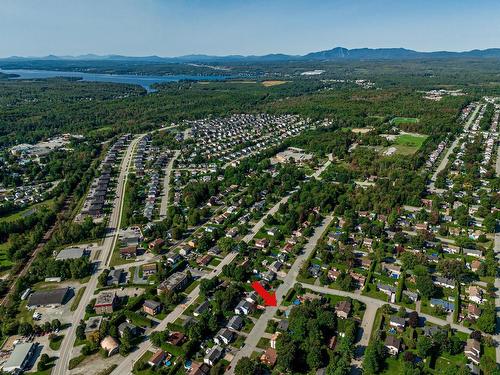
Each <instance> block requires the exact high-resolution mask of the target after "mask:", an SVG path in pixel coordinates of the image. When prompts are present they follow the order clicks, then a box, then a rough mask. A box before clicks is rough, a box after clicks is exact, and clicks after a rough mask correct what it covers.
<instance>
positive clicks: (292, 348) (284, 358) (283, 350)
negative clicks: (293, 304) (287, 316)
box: [276, 310, 297, 371]
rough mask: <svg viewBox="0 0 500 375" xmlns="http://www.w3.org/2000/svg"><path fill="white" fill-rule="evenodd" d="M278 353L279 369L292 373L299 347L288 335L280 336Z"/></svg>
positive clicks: (277, 344) (277, 343) (277, 345)
mask: <svg viewBox="0 0 500 375" xmlns="http://www.w3.org/2000/svg"><path fill="white" fill-rule="evenodd" d="M292 311H293V310H292ZM276 353H277V354H278V361H277V366H278V368H279V369H281V370H283V371H285V370H288V371H292V370H293V369H294V362H295V358H296V355H297V347H296V345H295V343H294V342H293V340H292V339H291V337H290V336H289V335H288V334H287V333H284V334H282V335H280V337H279V338H278V340H277V342H276Z"/></svg>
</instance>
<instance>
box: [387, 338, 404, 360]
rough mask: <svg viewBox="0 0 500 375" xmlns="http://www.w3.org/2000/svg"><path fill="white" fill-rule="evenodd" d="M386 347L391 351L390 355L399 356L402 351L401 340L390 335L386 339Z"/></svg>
mask: <svg viewBox="0 0 500 375" xmlns="http://www.w3.org/2000/svg"><path fill="white" fill-rule="evenodd" d="M384 346H385V347H386V348H387V350H388V351H389V354H391V355H398V354H399V351H400V350H401V340H400V339H398V338H396V337H395V336H390V335H389V336H387V337H386V338H385V342H384Z"/></svg>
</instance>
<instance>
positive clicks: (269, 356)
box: [260, 348, 278, 368]
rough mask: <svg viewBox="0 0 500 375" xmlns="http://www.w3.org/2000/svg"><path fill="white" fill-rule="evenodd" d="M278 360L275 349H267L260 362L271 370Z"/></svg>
mask: <svg viewBox="0 0 500 375" xmlns="http://www.w3.org/2000/svg"><path fill="white" fill-rule="evenodd" d="M277 359H278V354H277V353H276V349H274V348H267V349H266V351H265V352H264V353H262V355H261V356H260V361H261V362H262V363H264V364H265V365H266V366H269V367H271V368H273V367H274V365H275V364H276V360H277Z"/></svg>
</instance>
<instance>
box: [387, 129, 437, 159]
mask: <svg viewBox="0 0 500 375" xmlns="http://www.w3.org/2000/svg"><path fill="white" fill-rule="evenodd" d="M426 139H427V135H422V134H401V135H398V136H397V137H396V139H395V141H394V144H393V145H392V146H390V147H386V148H384V150H387V149H389V148H391V147H394V148H396V152H395V154H396V155H413V154H414V153H415V152H417V151H418V150H419V149H420V147H422V145H423V144H424V142H425V140H426Z"/></svg>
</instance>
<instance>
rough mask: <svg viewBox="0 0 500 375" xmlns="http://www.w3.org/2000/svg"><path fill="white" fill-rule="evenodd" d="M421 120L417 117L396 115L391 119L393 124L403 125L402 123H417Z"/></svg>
mask: <svg viewBox="0 0 500 375" xmlns="http://www.w3.org/2000/svg"><path fill="white" fill-rule="evenodd" d="M419 121H420V120H419V119H418V118H416V117H394V118H393V119H392V120H391V124H393V125H401V124H417V123H418V122H419Z"/></svg>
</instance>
